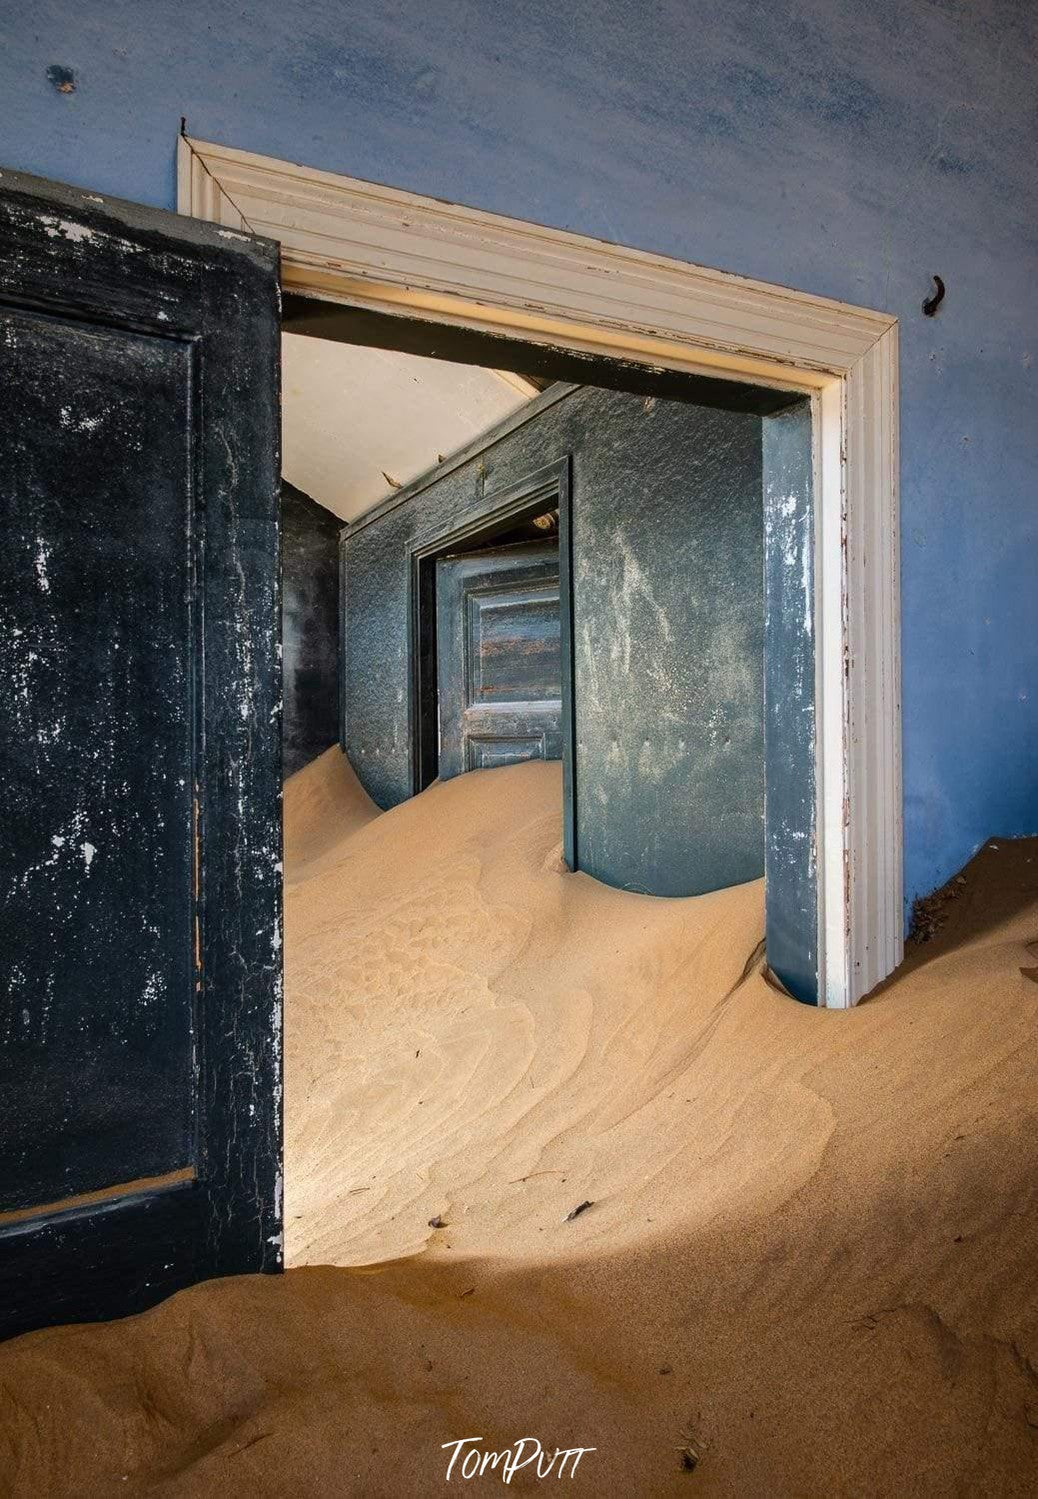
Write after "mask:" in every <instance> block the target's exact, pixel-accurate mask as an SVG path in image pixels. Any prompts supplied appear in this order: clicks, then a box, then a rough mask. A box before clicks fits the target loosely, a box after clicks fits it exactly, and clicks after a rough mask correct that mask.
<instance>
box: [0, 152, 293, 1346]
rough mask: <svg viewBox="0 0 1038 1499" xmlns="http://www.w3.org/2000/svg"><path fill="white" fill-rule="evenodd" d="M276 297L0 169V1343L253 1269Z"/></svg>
mask: <svg viewBox="0 0 1038 1499" xmlns="http://www.w3.org/2000/svg"><path fill="white" fill-rule="evenodd" d="M277 296H278V265H277V251H276V246H274V245H273V244H271V243H269V242H267V241H263V240H257V239H254V238H252V237H249V236H245V235H241V234H234V233H229V232H228V231H225V230H218V229H216V228H215V227H214V226H211V225H203V224H199V223H196V222H194V221H192V220H187V219H180V218H177V217H175V216H174V215H171V214H164V213H161V212H158V211H154V210H150V209H142V208H139V207H136V206H135V205H132V204H126V203H121V202H116V201H112V200H110V199H102V198H101V197H99V196H97V195H96V194H91V193H85V192H81V191H78V190H75V189H72V188H66V187H63V186H61V185H59V184H55V183H49V182H44V181H42V180H40V179H37V178H32V177H24V176H21V175H19V174H17V173H13V172H3V173H2V174H0V385H2V388H3V391H4V402H3V413H2V415H0V507H2V516H3V536H4V545H3V548H2V550H0V653H2V660H0V670H2V674H3V680H4V682H5V683H6V686H7V708H6V711H5V714H4V731H5V732H4V738H3V746H2V751H0V779H2V823H3V828H4V840H3V851H2V854H0V902H2V905H0V909H2V917H0V967H2V970H3V999H2V1008H0V1139H2V1146H0V1333H8V1334H9V1333H13V1332H17V1331H21V1330H23V1329H25V1328H28V1327H35V1326H41V1325H46V1324H49V1323H53V1322H57V1321H77V1320H82V1319H86V1318H94V1317H105V1316H116V1315H121V1314H123V1313H126V1312H130V1311H135V1310H139V1309H140V1308H142V1307H144V1306H146V1305H148V1304H150V1303H151V1302H154V1301H156V1300H158V1299H160V1298H161V1297H162V1296H163V1295H166V1294H168V1293H169V1292H170V1291H172V1290H174V1289H176V1288H177V1287H179V1286H183V1285H186V1284H188V1283H190V1282H192V1281H194V1280H198V1279H202V1278H205V1277H207V1276H212V1275H220V1274H227V1273H233V1272H237V1271H246V1270H269V1269H276V1268H278V1267H279V1266H280V1247H279V1246H280V1226H281V1224H280V1219H281V1207H280V1201H279V1195H278V1194H279V1188H278V1187H277V1185H276V1183H277V1182H278V1181H279V1173H280V1129H281V1125H280V1110H279V1102H278V1099H279V1092H280V1054H279V1049H278V1040H277V1038H278V1035H279V1033H280V1018H281V1017H280V971H281V964H280V926H281V879H280V863H279V861H280V817H279V793H280V723H279V695H280V684H279V675H278V662H277V646H278V452H277V445H278V310H277Z"/></svg>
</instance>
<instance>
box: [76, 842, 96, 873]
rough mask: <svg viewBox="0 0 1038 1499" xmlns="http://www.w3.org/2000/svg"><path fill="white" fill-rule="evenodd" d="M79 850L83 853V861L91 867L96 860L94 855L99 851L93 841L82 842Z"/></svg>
mask: <svg viewBox="0 0 1038 1499" xmlns="http://www.w3.org/2000/svg"><path fill="white" fill-rule="evenodd" d="M79 851H80V853H81V854H82V855H83V863H84V864H85V865H86V867H87V869H89V868H90V866H91V864H92V863H93V861H94V855H95V854H96V853H97V849H96V848H95V847H94V845H93V844H92V843H81V844H80V845H79Z"/></svg>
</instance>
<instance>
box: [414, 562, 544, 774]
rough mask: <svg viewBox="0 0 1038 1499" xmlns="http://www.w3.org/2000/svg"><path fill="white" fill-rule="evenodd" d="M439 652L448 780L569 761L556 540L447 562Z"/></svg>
mask: <svg viewBox="0 0 1038 1499" xmlns="http://www.w3.org/2000/svg"><path fill="white" fill-rule="evenodd" d="M436 650H437V679H438V683H439V704H440V766H439V774H440V779H441V780H448V779H449V778H450V777H451V776H456V775H460V774H461V773H462V771H466V770H485V769H489V768H491V767H492V766H495V765H510V764H512V763H514V762H515V761H517V760H559V759H561V758H562V701H561V698H562V668H561V659H560V640H559V548H558V544H557V543H544V542H529V543H522V544H520V545H517V546H508V547H498V548H495V549H494V550H492V551H483V552H470V553H468V554H465V555H461V556H453V557H441V558H440V559H439V561H438V562H437V564H436Z"/></svg>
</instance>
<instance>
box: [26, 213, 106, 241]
mask: <svg viewBox="0 0 1038 1499" xmlns="http://www.w3.org/2000/svg"><path fill="white" fill-rule="evenodd" d="M40 223H41V224H42V225H43V228H44V231H45V233H46V234H48V235H49V236H50V238H51V239H59V238H60V239H68V240H71V241H72V243H73V244H74V245H78V244H83V243H84V242H85V243H87V244H90V243H91V242H92V241H93V240H94V238H95V237H96V236H95V234H94V231H93V230H92V229H88V228H87V226H86V225H85V224H77V223H76V222H75V220H73V219H58V218H54V217H53V216H52V215H51V214H41V215H40Z"/></svg>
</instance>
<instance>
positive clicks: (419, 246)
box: [178, 136, 904, 1008]
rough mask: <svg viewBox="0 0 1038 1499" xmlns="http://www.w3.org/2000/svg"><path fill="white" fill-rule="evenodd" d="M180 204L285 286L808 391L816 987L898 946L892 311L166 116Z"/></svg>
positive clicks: (886, 964)
mask: <svg viewBox="0 0 1038 1499" xmlns="http://www.w3.org/2000/svg"><path fill="white" fill-rule="evenodd" d="M178 206H179V208H180V211H181V212H182V213H185V214H191V215H193V216H195V217H198V218H203V219H209V220H212V221H215V222H216V223H218V224H220V225H221V226H223V232H224V233H225V234H227V235H233V234H235V233H237V232H242V231H246V232H249V231H251V232H256V233H259V234H264V235H267V236H269V237H270V238H272V239H276V240H278V241H280V244H281V251H282V284H283V287H284V288H285V290H286V291H287V292H294V293H302V294H305V295H306V296H308V297H314V298H320V299H324V300H325V301H329V302H335V303H339V304H344V305H347V306H349V307H352V308H357V309H361V310H364V311H366V312H369V313H373V314H376V315H385V314H388V315H392V316H396V317H398V318H401V317H402V318H418V319H421V320H423V321H424V322H426V323H434V324H440V325H444V326H447V327H453V328H458V329H468V330H471V331H473V332H477V333H482V334H489V335H493V336H495V337H498V338H509V339H513V340H521V341H524V342H525V343H527V344H529V343H533V344H539V345H548V346H550V347H551V348H552V349H554V350H562V351H567V352H568V353H569V354H571V355H573V356H575V357H576V358H578V359H579V358H581V357H585V358H586V357H589V356H602V355H605V356H608V357H610V358H613V359H616V360H621V361H624V362H626V363H627V364H628V365H631V366H640V367H642V368H646V367H648V368H650V369H652V370H655V371H660V370H663V371H676V372H682V373H685V374H690V375H694V376H698V377H700V378H702V379H704V380H708V381H713V382H716V381H721V380H723V381H729V382H731V381H734V382H744V383H748V384H751V385H753V386H755V387H757V388H758V389H759V388H767V387H771V388H773V389H774V390H775V391H776V392H789V393H797V394H800V395H804V396H807V397H808V398H809V399H810V402H811V414H812V449H813V470H814V472H813V492H814V502H813V508H814V521H813V528H814V536H813V541H814V578H813V582H814V589H813V600H814V602H813V619H812V621H811V627H812V629H813V634H814V643H815V703H816V724H815V797H816V829H817V833H816V865H817V872H818V879H817V888H818V972H819V984H818V989H819V1002H820V1003H824V1004H827V1005H828V1006H830V1007H836V1008H845V1007H847V1006H850V1005H853V1004H855V1003H856V1002H857V1000H859V999H860V998H861V997H862V996H863V995H865V994H867V993H868V992H869V990H871V989H872V988H873V987H874V986H875V985H876V984H877V983H879V982H880V981H881V980H882V979H883V978H885V977H886V976H887V975H888V974H889V973H890V972H891V971H892V970H893V969H894V968H895V967H896V966H897V964H898V963H899V962H900V960H901V957H902V954H903V938H904V909H903V874H902V865H903V856H902V840H903V827H902V791H901V671H900V564H899V534H898V533H899V519H898V467H899V436H898V328H897V320H896V319H895V318H893V317H892V316H890V315H889V314H887V313H881V312H875V311H870V310H868V309H866V308H860V307H854V306H850V305H848V304H846V303H842V302H837V301H833V300H830V299H828V298H824V297H816V296H812V295H809V294H807V293H804V292H798V291H793V290H790V289H789V288H787V287H780V286H773V285H769V284H767V283H765V282H760V281H752V280H749V279H747V278H744V277H740V276H735V275H731V274H729V273H727V272H723V271H718V270H714V269H710V268H708V267H704V266H698V265H693V264H690V263H686V262H684V261H679V260H674V259H671V258H668V257H666V256H661V255H654V254H650V253H648V252H645V251H642V250H635V249H631V248H628V247H625V246H619V245H612V244H607V243H604V242H602V241H599V240H594V239H590V238H587V237H585V236H582V235H577V234H570V233H567V232H564V231H562V230H556V229H551V228H546V227H543V226H541V225H536V224H530V223H524V222H521V221H519V220H516V219H511V218H506V217H503V216H501V215H497V214H491V213H484V212H482V211H480V210H477V209H472V208H466V207H460V206H457V205H454V204H449V203H442V202H439V201H436V200H435V199H432V198H427V197H422V196H420V195H418V194H415V193H409V192H403V191H400V190H398V189H395V188H388V187H382V186H379V185H377V184H374V183H370V182H363V181H359V180H357V179H354V178H350V177H345V176H341V175H338V174H336V173H332V172H322V171H317V170H315V169H311V168H307V167H301V166H297V165H294V164H292V163H289V162H282V161H276V160H274V159H273V158H270V157H263V156H257V155H253V154H252V153H250V152H245V151H238V150H234V149H231V148H229V147H225V146H219V145H214V144H211V143H209V142H203V141H197V140H193V139H190V138H189V137H187V136H181V137H180V141H179V170H178Z"/></svg>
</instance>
